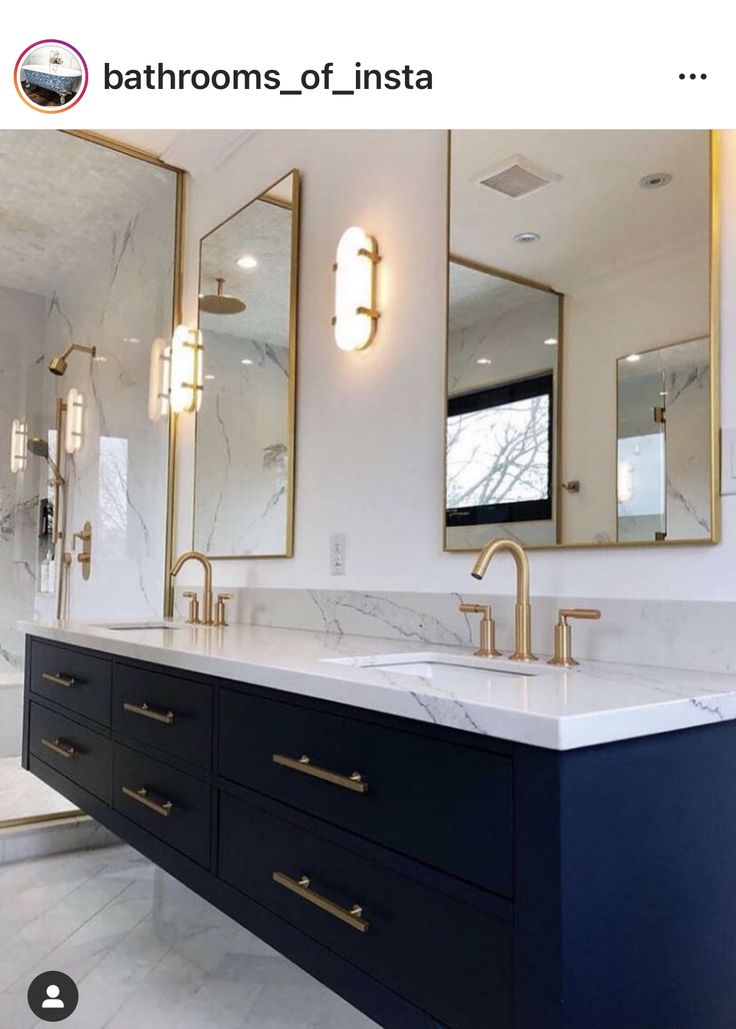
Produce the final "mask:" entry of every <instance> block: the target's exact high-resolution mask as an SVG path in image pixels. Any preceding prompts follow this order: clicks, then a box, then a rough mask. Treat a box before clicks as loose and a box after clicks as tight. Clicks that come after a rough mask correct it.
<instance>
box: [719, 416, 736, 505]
mask: <svg viewBox="0 0 736 1029" xmlns="http://www.w3.org/2000/svg"><path fill="white" fill-rule="evenodd" d="M721 493H722V494H723V496H726V495H727V494H736V428H734V429H722V430H721Z"/></svg>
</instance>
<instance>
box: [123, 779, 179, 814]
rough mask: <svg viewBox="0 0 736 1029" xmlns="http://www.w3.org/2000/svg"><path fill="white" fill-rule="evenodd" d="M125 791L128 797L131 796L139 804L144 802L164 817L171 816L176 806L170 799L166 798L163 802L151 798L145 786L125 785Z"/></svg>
mask: <svg viewBox="0 0 736 1029" xmlns="http://www.w3.org/2000/svg"><path fill="white" fill-rule="evenodd" d="M123 793H124V794H125V796H126V797H130V799H131V800H135V801H137V802H138V803H139V804H143V806H144V807H147V808H150V809H151V811H155V812H156V814H157V815H163V817H164V818H168V817H169V815H170V814H171V809H172V808H173V806H174V805H173V804H172V803H171V801H170V800H165V801H164V802H163V804H159V803H158V801H155V800H151V798H150V797H149V796H148V790H147V789H146V787H145V786H136V787H133V786H123Z"/></svg>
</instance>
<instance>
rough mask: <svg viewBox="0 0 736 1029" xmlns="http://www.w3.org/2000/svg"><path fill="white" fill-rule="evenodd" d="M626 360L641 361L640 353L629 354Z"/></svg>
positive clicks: (633, 362)
mask: <svg viewBox="0 0 736 1029" xmlns="http://www.w3.org/2000/svg"><path fill="white" fill-rule="evenodd" d="M626 360H627V361H630V362H631V364H635V363H636V362H637V361H641V354H629V356H628V357H627V358H626Z"/></svg>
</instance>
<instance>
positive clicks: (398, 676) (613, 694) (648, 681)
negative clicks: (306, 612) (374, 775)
mask: <svg viewBox="0 0 736 1029" xmlns="http://www.w3.org/2000/svg"><path fill="white" fill-rule="evenodd" d="M23 628H24V629H25V630H26V631H27V632H30V633H33V634H34V635H39V636H42V637H45V638H48V639H55V640H60V641H62V642H67V643H70V644H73V645H76V646H85V647H90V648H92V649H98V650H101V651H103V652H104V653H111V654H118V655H121V656H124V657H129V658H134V659H139V660H143V661H152V662H154V663H161V664H165V665H169V666H171V667H175V668H183V669H188V670H190V671H193V672H199V673H202V674H206V675H207V674H209V675H213V676H219V677H222V678H225V679H232V680H235V681H239V682H248V683H253V684H255V685H260V686H264V687H267V688H268V687H270V688H273V689H278V690H283V691H285V692H288V693H294V694H298V695H301V696H307V697H315V698H318V699H321V700H326V701H335V702H338V703H343V704H350V705H353V706H355V707H360V708H363V709H364V710H369V711H380V712H384V713H385V714H390V715H397V716H400V717H405V718H410V719H414V720H416V721H420V722H431V723H434V724H436V725H443V726H448V727H452V728H460V729H464V730H466V731H468V732H476V733H479V734H481V735H488V736H496V737H500V738H502V739H508V740H513V741H516V742H520V743H528V744H531V745H533V746H541V747H547V748H550V749H553V750H567V749H571V748H575V747H582V746H590V745H595V744H599V743H606V742H611V741H614V740H620V739H629V738H634V737H637V736H646V735H650V734H652V733H659V732H667V731H670V730H673V729H684V728H688V727H692V726H699V725H707V724H712V723H717V722H719V721H722V720H724V719H729V720H730V719H733V718H736V675H727V674H723V673H715V672H698V671H690V670H685V669H670V668H657V667H645V666H642V665H632V664H617V663H612V662H592V661H584V662H582V663H581V664H580V665H579V666H577V667H575V668H570V669H559V668H552V667H550V666H549V665H547V664H546V662H545V660H544V657H545V654H544V651H541V650H540V651H539V652H538V653H539V655H540V658H541V660H540V661H539V662H538V663H534V664H531V665H519V664H518V663H516V662H511V661H509V660H507V659H504V658H500V659H494V660H488V659H484V658H475V657H473V655H472V652H471V651H470V649H469V648H467V647H466V648H462V649H461V648H457V647H455V648H453V647H447V646H437V647H433V648H432V651H428V649H427V647H426V646H423V645H422V644H420V643H416V642H410V641H405V640H402V641H401V642H397V641H388V640H386V639H375V638H370V637H366V636H350V635H346V634H344V633H342V634H341V633H336V634H335V633H333V634H330V633H325V632H313V631H309V632H307V631H303V630H289V629H274V628H262V627H256V626H244V625H230V626H228V627H227V628H224V629H216V628H214V627H204V626H180V627H178V628H176V629H169V628H149V629H140V628H138V629H126V630H124V631H118V630H111V629H109V628H107V627H105V626H104V625H90V624H85V623H75V622H70V623H56V622H48V623H38V622H36V623H26V624H25V625H24V626H23ZM436 655H439V657H440V659H443V660H444V661H445V664H446V662H447V661H448V660H449V661H452V662H454V664H453V666H452V667H451V668H447V667H444V666H443V667H441V668H439V669H437V668H434V669H433V670H432V671H431V673H430V672H425V671H424V670H423V669H420V671H419V673H418V674H406V673H405V672H402V671H401V669H400V668H398V667H397V665H398V664H400V663H410V664H414V665H416V664H420V665H425V664H426V662H427V661H432V660H435V657H436ZM389 664H390V667H377V666H378V665H389Z"/></svg>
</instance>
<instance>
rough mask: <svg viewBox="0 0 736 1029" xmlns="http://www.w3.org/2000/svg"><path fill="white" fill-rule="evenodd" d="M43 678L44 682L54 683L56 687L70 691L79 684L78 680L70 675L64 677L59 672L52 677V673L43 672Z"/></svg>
mask: <svg viewBox="0 0 736 1029" xmlns="http://www.w3.org/2000/svg"><path fill="white" fill-rule="evenodd" d="M41 678H42V679H43V680H44V682H53V683H54V685H55V686H66V687H67V688H68V689H71V687H72V686H76V684H77V680H76V679H73V678H72V677H71V676H69V675H62V674H61V672H57V673H56V675H52V674H51V673H50V672H43V673H42V674H41Z"/></svg>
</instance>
